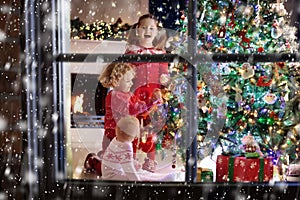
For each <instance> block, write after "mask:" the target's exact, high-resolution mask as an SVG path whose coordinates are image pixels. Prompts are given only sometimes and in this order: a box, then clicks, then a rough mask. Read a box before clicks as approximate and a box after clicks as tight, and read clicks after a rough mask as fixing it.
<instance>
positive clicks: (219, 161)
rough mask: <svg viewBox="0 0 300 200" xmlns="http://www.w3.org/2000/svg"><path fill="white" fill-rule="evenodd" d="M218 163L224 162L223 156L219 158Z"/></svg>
mask: <svg viewBox="0 0 300 200" xmlns="http://www.w3.org/2000/svg"><path fill="white" fill-rule="evenodd" d="M218 163H219V164H220V165H221V164H222V163H223V159H222V158H220V157H219V158H218Z"/></svg>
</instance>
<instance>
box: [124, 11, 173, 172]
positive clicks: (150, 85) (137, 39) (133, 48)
mask: <svg viewBox="0 0 300 200" xmlns="http://www.w3.org/2000/svg"><path fill="white" fill-rule="evenodd" d="M159 29H160V27H159V26H158V21H157V19H156V18H155V17H154V16H153V15H150V14H146V15H143V16H141V17H140V18H139V20H138V23H137V24H135V25H134V26H133V29H131V31H130V33H129V37H128V45H127V48H126V52H125V53H126V54H164V53H166V52H165V50H164V44H165V42H166V39H167V37H166V33H165V32H164V30H159ZM134 65H135V69H136V76H135V78H134V80H133V86H132V91H133V92H134V94H135V95H136V96H137V98H139V100H141V101H145V102H146V103H149V102H151V97H152V96H161V94H159V93H160V89H162V87H163V86H162V83H161V80H166V78H167V77H168V76H169V75H168V63H150V62H149V63H148V62H145V63H134ZM154 91H155V92H154ZM139 118H143V120H144V122H145V123H144V125H147V124H148V123H151V122H150V121H149V116H147V115H143V116H139ZM155 139H156V133H155V132H154V131H152V132H151V130H148V138H147V140H146V142H141V143H140V145H139V147H140V149H141V150H142V151H144V152H146V153H147V158H146V159H145V163H144V164H143V169H145V170H148V171H151V172H154V171H155V169H156V165H157V163H156V161H155V148H156V141H155Z"/></svg>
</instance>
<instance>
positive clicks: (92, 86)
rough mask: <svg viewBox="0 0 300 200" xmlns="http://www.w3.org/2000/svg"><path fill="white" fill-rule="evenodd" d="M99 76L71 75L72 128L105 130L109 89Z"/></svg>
mask: <svg viewBox="0 0 300 200" xmlns="http://www.w3.org/2000/svg"><path fill="white" fill-rule="evenodd" d="M98 78H99V75H98V74H82V73H80V74H79V73H72V74H71V128H103V127H104V115H105V97H106V95H107V92H108V89H107V88H104V87H103V86H102V85H101V83H100V82H99V81H98Z"/></svg>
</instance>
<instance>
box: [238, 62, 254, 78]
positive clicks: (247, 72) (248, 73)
mask: <svg viewBox="0 0 300 200" xmlns="http://www.w3.org/2000/svg"><path fill="white" fill-rule="evenodd" d="M240 73H241V76H242V78H243V79H249V78H251V77H253V76H254V73H255V70H254V66H251V65H250V63H243V65H242V67H241V70H240Z"/></svg>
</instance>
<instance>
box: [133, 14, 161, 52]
mask: <svg viewBox="0 0 300 200" xmlns="http://www.w3.org/2000/svg"><path fill="white" fill-rule="evenodd" d="M157 34H158V30H157V23H156V21H155V20H154V19H151V18H145V19H143V20H141V21H140V24H139V26H138V35H139V38H140V44H141V45H142V46H145V47H152V46H153V44H152V42H153V40H154V38H155V36H156V35H157Z"/></svg>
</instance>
